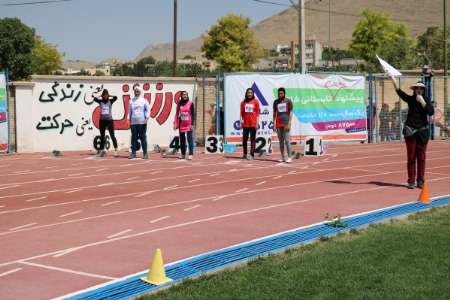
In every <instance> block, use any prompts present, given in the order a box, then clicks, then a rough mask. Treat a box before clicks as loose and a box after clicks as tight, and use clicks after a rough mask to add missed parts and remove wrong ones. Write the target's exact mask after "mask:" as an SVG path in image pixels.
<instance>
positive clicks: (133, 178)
mask: <svg viewBox="0 0 450 300" xmlns="http://www.w3.org/2000/svg"><path fill="white" fill-rule="evenodd" d="M139 178H141V177H139V176H135V177H130V178H127V179H125V182H127V181H132V180H136V179H139Z"/></svg>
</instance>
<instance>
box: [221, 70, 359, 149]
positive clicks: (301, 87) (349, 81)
mask: <svg viewBox="0 0 450 300" xmlns="http://www.w3.org/2000/svg"><path fill="white" fill-rule="evenodd" d="M279 87H284V88H285V89H286V97H287V98H289V99H291V100H292V102H293V106H294V110H293V119H292V124H291V137H292V140H293V141H300V140H303V139H304V138H305V137H307V136H321V137H322V138H323V139H324V140H327V141H351V140H365V139H366V138H367V113H366V105H365V101H364V98H365V78H364V77H362V76H343V75H321V76H316V75H311V74H257V73H244V74H228V75H226V77H225V135H226V140H227V142H231V143H232V142H236V143H237V142H240V141H241V136H242V130H241V128H240V123H239V119H240V113H239V104H240V102H241V101H242V100H243V99H244V93H245V90H246V89H247V88H253V90H254V92H255V96H256V98H257V99H258V100H259V102H260V104H261V105H260V107H261V111H260V113H261V116H260V123H259V129H258V135H260V136H272V138H273V140H277V138H276V133H275V132H274V124H273V102H274V101H275V99H276V98H277V94H278V93H277V90H278V88H279Z"/></svg>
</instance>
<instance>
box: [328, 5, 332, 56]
mask: <svg viewBox="0 0 450 300" xmlns="http://www.w3.org/2000/svg"><path fill="white" fill-rule="evenodd" d="M328 48H329V49H331V0H328Z"/></svg>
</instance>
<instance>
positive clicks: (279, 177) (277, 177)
mask: <svg viewBox="0 0 450 300" xmlns="http://www.w3.org/2000/svg"><path fill="white" fill-rule="evenodd" d="M281 178H283V176H275V177H274V178H273V179H275V180H277V179H281Z"/></svg>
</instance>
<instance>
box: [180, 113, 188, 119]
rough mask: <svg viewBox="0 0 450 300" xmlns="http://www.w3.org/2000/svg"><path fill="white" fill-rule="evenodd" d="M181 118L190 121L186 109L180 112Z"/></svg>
mask: <svg viewBox="0 0 450 300" xmlns="http://www.w3.org/2000/svg"><path fill="white" fill-rule="evenodd" d="M180 119H181V121H189V113H188V112H186V111H182V112H181V113H180Z"/></svg>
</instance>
